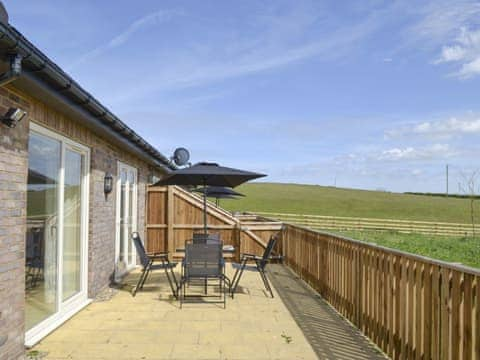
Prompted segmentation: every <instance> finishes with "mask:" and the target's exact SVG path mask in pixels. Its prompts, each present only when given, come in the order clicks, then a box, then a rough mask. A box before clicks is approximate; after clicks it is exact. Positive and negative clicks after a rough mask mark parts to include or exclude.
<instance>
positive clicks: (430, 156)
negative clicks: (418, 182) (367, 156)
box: [375, 144, 458, 161]
mask: <svg viewBox="0 0 480 360" xmlns="http://www.w3.org/2000/svg"><path fill="white" fill-rule="evenodd" d="M457 154H458V152H457V151H456V150H454V149H452V148H451V147H450V145H448V144H434V145H431V146H427V147H422V148H414V147H405V148H392V149H388V150H383V151H382V152H381V153H380V154H378V155H376V156H375V158H376V160H380V161H403V160H407V161H417V160H436V159H445V158H449V157H452V156H455V155H457Z"/></svg>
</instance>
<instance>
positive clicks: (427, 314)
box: [417, 264, 435, 359]
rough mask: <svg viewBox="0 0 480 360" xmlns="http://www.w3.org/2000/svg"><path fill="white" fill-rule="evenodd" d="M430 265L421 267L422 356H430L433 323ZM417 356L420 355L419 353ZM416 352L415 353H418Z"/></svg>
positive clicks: (425, 357)
mask: <svg viewBox="0 0 480 360" xmlns="http://www.w3.org/2000/svg"><path fill="white" fill-rule="evenodd" d="M432 277H433V274H432V266H431V265H430V264H424V267H423V319H422V324H423V330H422V344H423V348H422V350H423V358H424V359H430V358H432V352H431V348H432V328H433V326H435V325H434V324H433V322H434V319H433V311H434V307H433V305H432V292H433V291H432ZM418 354H420V355H419V356H420V357H421V353H420V352H419V353H418ZM418 354H417V355H418Z"/></svg>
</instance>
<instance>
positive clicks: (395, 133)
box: [385, 117, 480, 139]
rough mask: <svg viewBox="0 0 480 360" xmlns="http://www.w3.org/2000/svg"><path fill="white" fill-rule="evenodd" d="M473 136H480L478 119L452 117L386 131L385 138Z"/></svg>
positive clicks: (479, 119) (479, 121)
mask: <svg viewBox="0 0 480 360" xmlns="http://www.w3.org/2000/svg"><path fill="white" fill-rule="evenodd" d="M474 134H480V117H467V118H464V119H459V118H456V117H452V118H449V119H447V120H437V121H424V122H420V123H416V124H411V125H409V126H403V127H400V128H396V129H391V130H387V131H386V132H385V137H386V138H387V139H390V138H398V137H408V136H411V135H418V136H424V137H429V138H451V137H454V136H461V135H474Z"/></svg>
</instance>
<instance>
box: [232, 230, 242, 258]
mask: <svg viewBox="0 0 480 360" xmlns="http://www.w3.org/2000/svg"><path fill="white" fill-rule="evenodd" d="M241 239H242V229H241V227H240V223H239V222H238V223H236V224H235V227H234V228H233V247H234V248H235V261H236V262H240V246H241Z"/></svg>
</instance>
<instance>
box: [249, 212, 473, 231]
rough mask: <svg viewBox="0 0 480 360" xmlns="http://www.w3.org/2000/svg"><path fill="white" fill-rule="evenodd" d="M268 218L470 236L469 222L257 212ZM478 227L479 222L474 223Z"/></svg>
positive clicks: (328, 226) (330, 227)
mask: <svg viewBox="0 0 480 360" xmlns="http://www.w3.org/2000/svg"><path fill="white" fill-rule="evenodd" d="M256 214H258V215H262V216H265V217H269V218H275V219H278V220H281V221H286V222H290V223H294V224H297V225H301V226H306V227H309V228H312V229H319V230H394V231H398V232H403V233H419V234H430V235H450V236H470V235H472V225H471V224H459V223H445V222H429V221H412V220H392V219H373V218H355V217H340V216H323V215H302V214H285V213H271V212H258V213H256ZM475 226H476V228H478V229H480V224H478V225H475Z"/></svg>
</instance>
